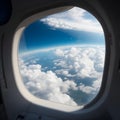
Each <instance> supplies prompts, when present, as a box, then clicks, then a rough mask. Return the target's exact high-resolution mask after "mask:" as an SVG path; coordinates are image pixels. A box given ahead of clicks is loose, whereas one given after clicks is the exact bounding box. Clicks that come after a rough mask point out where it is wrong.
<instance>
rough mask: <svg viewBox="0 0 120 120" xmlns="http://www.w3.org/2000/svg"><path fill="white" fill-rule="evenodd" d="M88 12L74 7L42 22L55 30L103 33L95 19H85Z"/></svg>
mask: <svg viewBox="0 0 120 120" xmlns="http://www.w3.org/2000/svg"><path fill="white" fill-rule="evenodd" d="M86 14H89V13H88V12H87V11H85V10H83V9H81V8H78V7H74V8H72V9H70V10H68V11H66V12H62V13H57V14H54V15H50V16H48V17H46V18H43V19H41V21H43V22H45V23H47V24H48V25H50V26H53V27H54V28H62V29H72V30H80V31H87V32H95V33H103V29H102V27H101V25H100V23H99V22H98V21H97V20H96V18H94V17H93V16H92V15H91V16H92V18H87V17H85V15H86Z"/></svg>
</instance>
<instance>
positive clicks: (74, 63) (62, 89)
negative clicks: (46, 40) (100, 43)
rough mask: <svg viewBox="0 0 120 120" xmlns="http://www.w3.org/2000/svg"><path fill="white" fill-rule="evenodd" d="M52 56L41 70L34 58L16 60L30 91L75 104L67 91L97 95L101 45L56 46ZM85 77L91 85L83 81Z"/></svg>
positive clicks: (37, 94)
mask: <svg viewBox="0 0 120 120" xmlns="http://www.w3.org/2000/svg"><path fill="white" fill-rule="evenodd" d="M86 48H87V49H86ZM51 52H52V51H51ZM39 54H40V53H39ZM53 55H54V56H55V59H54V60H53V61H52V62H53V64H54V66H53V68H51V70H47V71H44V70H43V69H44V68H43V67H42V64H38V63H37V62H35V61H34V62H33V63H30V64H29V61H27V62H25V61H24V60H23V58H20V59H19V66H20V72H21V75H22V78H23V81H24V83H25V86H26V87H27V89H28V90H29V91H30V92H31V93H32V94H34V95H35V96H37V97H40V98H41V99H45V100H50V101H53V102H58V103H62V104H66V105H72V106H76V105H78V103H77V102H76V101H75V100H74V98H73V97H72V95H71V94H70V91H71V90H72V91H82V92H83V93H85V94H88V95H96V94H97V92H98V91H99V88H100V86H101V80H102V73H103V67H104V56H105V50H104V48H103V47H71V48H61V49H60V48H56V49H55V51H54V52H53ZM46 57H47V56H46ZM47 67H48V68H49V66H47ZM76 79H77V80H78V82H76ZM85 79H87V80H88V82H91V84H89V85H88V84H85V83H84V80H85ZM80 80H83V81H80ZM79 99H81V98H79Z"/></svg>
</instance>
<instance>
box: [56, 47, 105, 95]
mask: <svg viewBox="0 0 120 120" xmlns="http://www.w3.org/2000/svg"><path fill="white" fill-rule="evenodd" d="M86 48H87V49H86ZM56 51H57V50H56ZM56 51H55V52H54V54H56ZM59 51H61V52H63V53H64V56H59V55H58V54H56V55H57V56H59V59H57V60H54V65H55V66H59V67H61V68H62V69H60V70H56V71H55V72H56V74H58V75H59V74H61V75H63V76H65V77H69V78H70V77H72V78H74V79H76V78H77V79H80V80H81V79H85V78H87V79H88V80H91V79H92V80H94V82H93V83H92V85H91V86H86V85H84V84H80V86H79V89H80V90H81V91H83V92H85V93H92V92H94V91H98V90H99V88H100V86H101V80H102V74H103V68H104V58H105V49H104V47H81V48H80V47H72V48H70V49H61V50H60V49H59Z"/></svg>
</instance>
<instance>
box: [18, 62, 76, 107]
mask: <svg viewBox="0 0 120 120" xmlns="http://www.w3.org/2000/svg"><path fill="white" fill-rule="evenodd" d="M19 63H20V72H21V75H22V77H23V80H24V83H25V86H26V87H27V89H28V90H29V91H30V92H31V93H32V94H34V95H36V96H38V97H40V98H41V99H46V100H50V101H53V102H58V103H63V104H67V105H73V106H76V105H77V103H76V102H75V101H74V100H73V99H72V98H71V97H70V96H69V95H68V94H67V92H68V90H69V89H76V83H74V82H73V81H69V80H67V81H65V82H64V81H63V80H62V79H61V78H59V77H57V76H56V74H55V73H53V72H52V71H47V72H43V71H42V70H41V65H39V64H32V65H26V64H25V63H24V61H23V60H19ZM26 79H27V82H26Z"/></svg>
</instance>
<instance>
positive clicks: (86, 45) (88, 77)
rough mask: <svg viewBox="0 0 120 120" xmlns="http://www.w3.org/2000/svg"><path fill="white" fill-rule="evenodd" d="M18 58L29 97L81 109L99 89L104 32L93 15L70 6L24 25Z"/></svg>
mask: <svg viewBox="0 0 120 120" xmlns="http://www.w3.org/2000/svg"><path fill="white" fill-rule="evenodd" d="M18 57H19V69H20V74H21V76H22V79H23V82H24V84H25V86H26V88H27V89H28V91H29V92H30V93H31V94H33V95H34V96H36V97H39V98H40V99H44V100H49V101H52V102H56V103H61V104H65V105H69V106H84V105H86V104H88V103H89V102H90V101H92V100H93V99H94V98H95V97H96V95H97V94H98V92H99V90H100V87H101V82H102V77H103V70H104V60H105V39H104V33H103V30H102V27H101V25H100V23H99V22H98V21H97V19H96V18H95V17H94V16H92V15H91V14H90V13H88V12H87V11H85V10H83V9H81V8H77V7H73V8H72V9H70V10H68V11H65V12H61V13H57V14H53V15H49V16H47V17H45V18H42V19H39V20H37V21H35V22H33V23H32V24H30V25H29V26H27V27H26V29H25V30H24V32H23V33H22V36H21V38H20V43H19V49H18Z"/></svg>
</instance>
